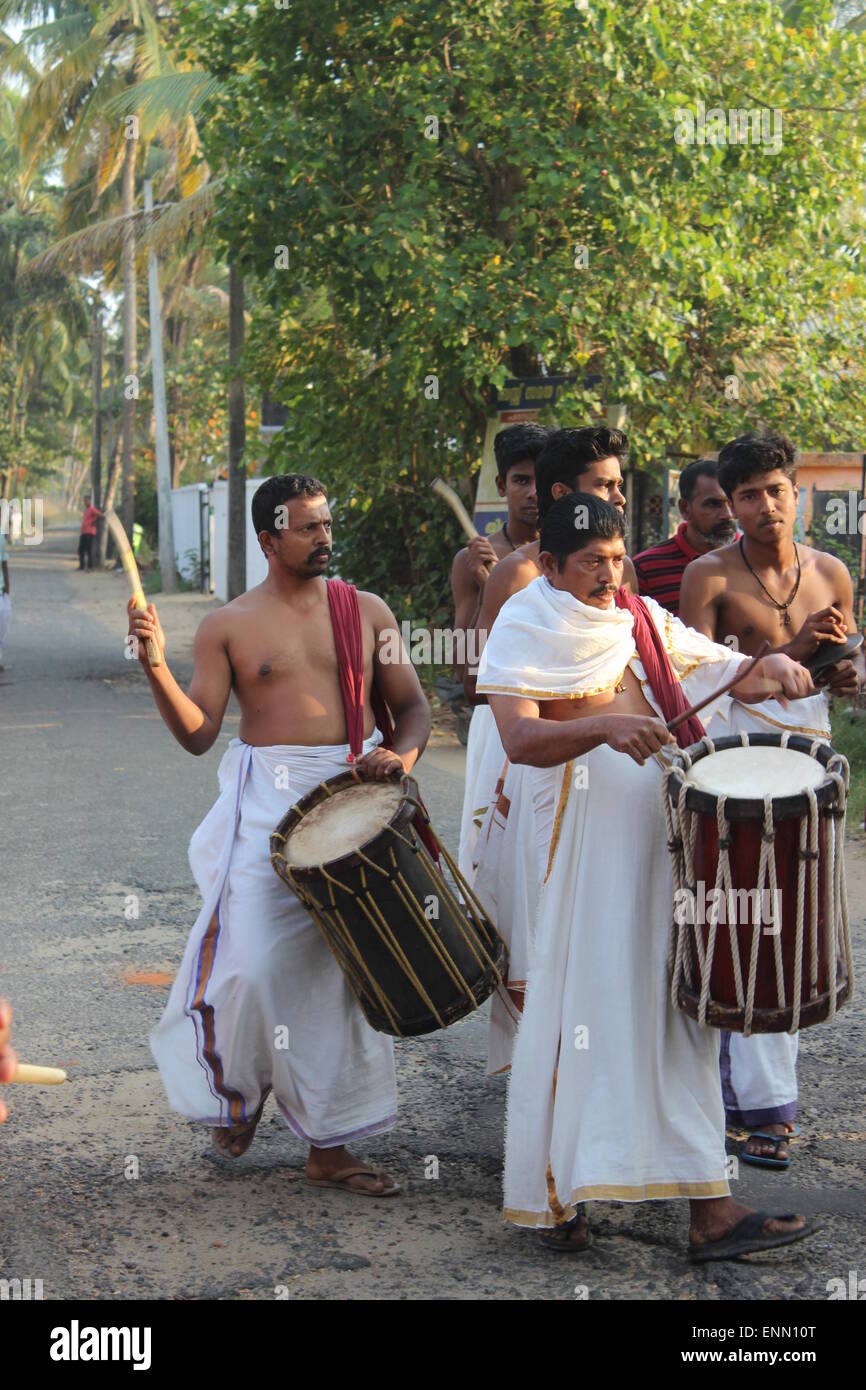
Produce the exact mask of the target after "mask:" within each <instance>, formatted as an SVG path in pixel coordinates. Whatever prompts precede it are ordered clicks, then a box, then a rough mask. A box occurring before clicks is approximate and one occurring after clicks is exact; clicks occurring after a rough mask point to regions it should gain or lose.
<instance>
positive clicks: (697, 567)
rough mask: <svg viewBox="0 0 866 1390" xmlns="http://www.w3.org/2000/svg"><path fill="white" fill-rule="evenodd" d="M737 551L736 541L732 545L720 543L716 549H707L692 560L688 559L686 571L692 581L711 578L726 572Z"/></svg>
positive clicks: (732, 562)
mask: <svg viewBox="0 0 866 1390" xmlns="http://www.w3.org/2000/svg"><path fill="white" fill-rule="evenodd" d="M737 553H738V547H737V543H736V541H735V542H734V543H733V544H732V545H722V546H719V547H718V548H717V549H716V550H708V551H707V553H706V555H697V556H695V558H694V560H690V561H689V563H688V565H687V566H686V573H687V574H688V575H690V576H691V581H692V583H694V581H695V580H696V579H700V580H703V579H711V578H713V576H719V575H724V574H727V573H728V571H729V570H730V569H731V566H732V565H733V564H734V563H735V561H736V554H737Z"/></svg>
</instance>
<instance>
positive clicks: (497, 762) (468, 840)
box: [457, 705, 505, 885]
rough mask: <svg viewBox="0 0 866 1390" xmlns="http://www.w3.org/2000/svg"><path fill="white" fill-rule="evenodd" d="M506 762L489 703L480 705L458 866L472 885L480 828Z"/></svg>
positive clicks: (470, 748)
mask: <svg viewBox="0 0 866 1390" xmlns="http://www.w3.org/2000/svg"><path fill="white" fill-rule="evenodd" d="M504 766H505V749H504V748H503V747H502V740H501V739H500V737H499V730H498V729H497V727H496V720H495V719H494V718H493V711H492V710H491V708H490V706H489V705H476V706H475V709H474V710H473V711H472V718H471V719H470V721H469V738H468V741H467V744H466V781H465V784H464V790H463V815H462V817H461V820H460V846H459V849H458V853H457V867H458V868H459V870H460V872H461V874H462V875H463V877H464V878H465V879H466V881H467V883H469V884H470V885H471V884H472V882H473V879H474V877H475V846H476V842H477V840H478V832H479V830H480V829H481V826H482V823H483V821H484V817H485V815H486V814H487V810H488V807H489V805H490V802H491V801H492V800H493V789H494V787H495V786H496V782H497V779H498V778H499V777H500V776H501V775H502V772H503V769H504Z"/></svg>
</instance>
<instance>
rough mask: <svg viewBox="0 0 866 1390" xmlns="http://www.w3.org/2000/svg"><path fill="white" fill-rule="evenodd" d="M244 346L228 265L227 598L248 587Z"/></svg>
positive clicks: (240, 295)
mask: <svg viewBox="0 0 866 1390" xmlns="http://www.w3.org/2000/svg"><path fill="white" fill-rule="evenodd" d="M243 346H244V281H243V276H242V275H241V274H240V272H239V271H238V270H237V268H236V267H235V266H234V265H231V266H230V267H229V369H230V371H231V373H232V375H231V378H230V380H229V466H228V494H229V495H228V527H229V535H228V597H229V599H230V600H231V599H233V598H237V597H238V595H239V594H242V593H244V591H245V589H246V587H247V573H246V572H247V545H246V482H247V475H246V469H245V468H244V445H245V444H246V418H245V417H246V407H245V401H244V382H243V377H242V376H241V373H240V361H241V353H242V352H243Z"/></svg>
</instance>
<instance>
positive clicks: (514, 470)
mask: <svg viewBox="0 0 866 1390" xmlns="http://www.w3.org/2000/svg"><path fill="white" fill-rule="evenodd" d="M549 436H550V430H547V429H545V428H544V426H543V425H508V426H506V428H505V429H504V430H500V431H499V433H498V434H497V435H496V437H495V439H494V441H493V452H494V454H495V455H496V490H497V492H498V493H499V496H500V497H503V498H504V499H505V503H506V506H507V507H508V520H507V521H506V522H505V524H504V525H503V526H502V527H501V529H500V530H498V531H494V532H493V534H492V535H490V536H475V537H474V538H473V539H472V540H471V541H470V542H469V544H468V545H466V546H464V547H463V549H462V550H458V552H457V554H456V555H455V557H454V563H453V565H452V566H451V593H452V595H453V597H454V627H455V629H456V630H457V631H458V632H463V631H467V632H468V631H469V630H470V629H472V628H474V627H475V626H476V623H477V621H478V612H479V609H480V607H481V599H482V596H483V594H484V589H485V587H486V585H487V581H488V579H489V578H490V574H491V572H492V570H493V567H494V565H495V564H496V563H497V561H498V560H502V559H504V557H505V556H506V555H511V554H512V553H513V552H514V551H515V550H517V549H518V547H520V546H522V545H525V544H526V543H527V541H534V540H535V539H536V538H537V536H538V502H537V500H536V495H535V464H536V460H537V459H538V456H539V454H540V453H541V451H542V449H543V448H544V446H545V444H546V443H547V440H548V438H549ZM456 670H457V678H458V680H462V679H463V667H462V666H458V667H457V668H456Z"/></svg>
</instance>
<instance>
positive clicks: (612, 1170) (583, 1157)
mask: <svg viewBox="0 0 866 1390" xmlns="http://www.w3.org/2000/svg"><path fill="white" fill-rule="evenodd" d="M580 768H582V769H583V772H584V774H585V778H584V777H581V779H580V783H581V784H580V785H578V786H577V787H575V786H574V785H573V783H574V779H575V775H576V773H577V772H578V769H580ZM533 772H534V776H535V777H536V778H538V779H539V780H541V779H553V782H554V788H555V791H556V793H557V811H556V820H555V824H554V829H553V834H552V837H551V842H550V845H549V847H548V857H549V859H550V875H549V877H548V879H547V882H546V884H545V886H544V889H543V892H542V898H541V908H540V914H539V922H538V931H537V935H536V941H535V957H534V961H533V968H532V971H531V973H530V977H529V984H528V989H527V995H526V1004H525V1008H524V1014H523V1018H522V1020H521V1024H520V1029H519V1031H518V1035H517V1045H516V1047H515V1052H514V1062H513V1065H512V1072H511V1083H510V1090H509V1098H508V1112H507V1126H506V1150H505V1216H506V1219H507V1220H510V1221H513V1222H516V1223H517V1224H518V1225H525V1226H551V1225H553V1224H555V1222H556V1221H562V1220H565V1219H569V1218H570V1217H571V1216H573V1215H574V1210H575V1205H576V1204H577V1203H578V1202H583V1201H594V1200H598V1201H611V1200H612V1201H624V1202H635V1201H645V1200H647V1199H652V1198H670V1197H723V1196H726V1195H727V1194H728V1191H729V1188H728V1182H727V1178H726V1175H725V1150H724V1112H723V1109H722V1101H721V1095H720V1093H719V1086H718V1055H719V1040H718V1034H717V1033H715V1032H713V1031H712V1030H709V1029H700V1028H699V1027H698V1026H697V1024H696V1023H694V1022H693V1021H692V1020H691V1019H690V1018H688V1017H687V1016H686V1015H685V1014H684V1013H682V1012H681V1011H680V1010H679V1009H676V1008H674V1007H673V1005H672V1004H671V1002H670V990H669V984H668V971H667V956H668V944H669V940H670V917H671V904H672V901H673V880H672V875H671V868H670V857H669V855H668V851H667V846H666V842H665V826H664V819H663V816H662V811H661V778H662V774H661V769H660V768H659V767H658V765H657V764H656V763H655V762H650V763H647V764H646V765H645V766H644V767H638V765H637V764H636V763H635V762H633V761H632V760H631V759H630V758H628V757H626V756H625V755H623V754H621V753H614V752H612V751H611V750H610V749H609V748H607V747H606V746H602V747H599V748H595V749H593V750H592V752H590V753H588V754H585V755H584V756H583V757H582V758H579V759H576V760H575V761H574V763H567V764H566V765H565V767H564V768H562V767H560V768H555V769H543V770H542V769H534V770H533ZM584 781H585V785H584ZM625 806H627V807H628V814H629V828H628V830H627V831H626V830H625V827H624V824H623V807H625Z"/></svg>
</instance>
